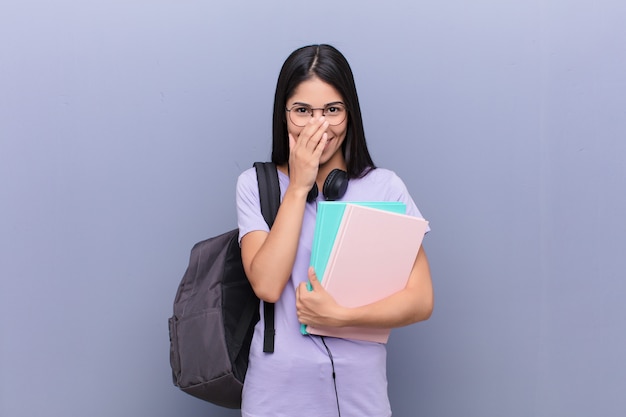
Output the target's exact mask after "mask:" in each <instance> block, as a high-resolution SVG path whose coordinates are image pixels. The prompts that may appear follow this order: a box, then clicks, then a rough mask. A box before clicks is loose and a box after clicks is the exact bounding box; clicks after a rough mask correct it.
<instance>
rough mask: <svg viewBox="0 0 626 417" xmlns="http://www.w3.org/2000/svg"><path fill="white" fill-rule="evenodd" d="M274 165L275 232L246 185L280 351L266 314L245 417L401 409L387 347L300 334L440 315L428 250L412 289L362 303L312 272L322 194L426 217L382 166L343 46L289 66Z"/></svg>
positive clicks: (257, 267) (243, 234)
mask: <svg viewBox="0 0 626 417" xmlns="http://www.w3.org/2000/svg"><path fill="white" fill-rule="evenodd" d="M272 161H273V162H274V163H276V165H277V166H278V176H279V181H280V186H281V194H282V197H281V198H282V200H281V201H282V202H281V205H280V209H279V211H278V215H277V217H276V220H275V222H274V225H273V227H272V229H271V231H270V230H269V228H268V227H267V225H266V223H265V221H264V219H263V216H262V214H261V209H260V205H259V195H258V194H259V193H258V189H257V184H256V173H255V171H254V169H249V170H247V171H245V172H243V173H242V174H241V176H240V177H239V180H238V183H237V211H238V222H239V233H240V245H241V252H242V259H243V264H244V268H245V270H246V274H247V275H248V278H249V280H250V283H251V284H252V287H253V288H254V291H255V293H256V294H257V296H258V297H259V298H260V299H261V300H263V301H264V302H270V303H276V305H275V327H276V335H275V351H274V353H264V352H263V347H262V343H263V326H264V324H263V314H261V321H260V322H259V323H258V324H257V326H256V328H255V333H254V337H253V340H252V346H251V350H250V360H249V366H248V372H247V374H246V379H245V384H244V389H243V404H242V416H243V417H268V416H272V417H277V416H285V417H295V416H299V417H307V416H311V417H327V416H341V415H343V416H344V417H349V416H376V417H385V416H390V415H391V408H390V405H389V399H388V396H387V376H386V348H385V345H384V344H380V343H373V342H362V341H356V340H350V339H342V338H330V337H319V336H313V335H307V336H303V335H302V334H301V333H300V324H301V323H303V324H307V325H313V326H337V327H343V326H364V327H388V328H392V327H400V326H405V325H408V324H411V323H415V322H418V321H422V320H426V319H428V318H429V317H430V315H431V312H432V310H433V289H432V283H431V277H430V270H429V267H428V261H427V259H426V254H425V253H424V250H423V249H420V251H419V253H418V255H417V257H416V260H415V263H414V266H413V270H412V272H411V275H410V277H409V281H408V284H407V285H406V288H405V289H404V290H402V291H400V292H397V293H395V294H393V295H391V296H389V297H387V298H385V299H383V300H381V301H378V302H376V303H373V304H370V305H367V306H364V307H360V308H352V309H350V308H345V307H342V306H340V305H338V304H337V303H336V302H335V301H334V300H333V298H332V297H331V296H330V295H329V294H328V293H327V292H326V291H325V290H324V288H323V287H322V286H321V284H320V283H319V282H318V280H317V277H316V275H315V271H313V270H312V268H309V262H310V256H311V244H312V241H313V230H314V227H315V216H316V207H317V201H321V200H323V199H338V200H342V201H367V200H370V201H402V202H404V203H406V206H407V214H409V215H413V216H419V217H421V215H420V213H419V210H418V209H417V207H416V205H415V203H414V202H413V200H412V199H411V196H410V195H409V193H408V191H407V189H406V187H405V185H404V183H403V182H402V180H401V179H400V178H399V177H398V176H396V174H394V173H393V172H392V171H389V170H386V169H383V168H376V167H375V166H374V163H373V162H372V159H371V157H370V155H369V152H368V150H367V145H366V143H365V135H364V131H363V123H362V120H361V111H360V107H359V101H358V98H357V93H356V87H355V84H354V79H353V76H352V71H351V69H350V66H349V64H348V62H347V61H346V59H345V58H344V56H343V55H342V54H341V53H340V52H339V51H337V50H336V49H335V48H333V47H332V46H329V45H311V46H306V47H303V48H300V49H297V50H296V51H294V52H293V53H292V54H291V55H290V56H289V57H288V58H287V60H286V61H285V63H284V64H283V67H282V69H281V71H280V75H279V77H278V84H277V87H276V95H275V101H274V118H273V151H272ZM334 170H335V171H334ZM325 182H326V186H325ZM346 184H347V189H346V188H345V185H346ZM316 191H317V194H316ZM307 282H310V283H311V285H312V286H313V291H308V290H307V288H306V283H307Z"/></svg>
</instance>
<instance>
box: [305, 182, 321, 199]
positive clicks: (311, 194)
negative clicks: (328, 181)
mask: <svg viewBox="0 0 626 417" xmlns="http://www.w3.org/2000/svg"><path fill="white" fill-rule="evenodd" d="M318 194H319V191H318V189H317V184H316V183H313V187H311V190H309V193H308V194H307V196H306V201H307V203H312V202H314V201H315V200H317V195H318Z"/></svg>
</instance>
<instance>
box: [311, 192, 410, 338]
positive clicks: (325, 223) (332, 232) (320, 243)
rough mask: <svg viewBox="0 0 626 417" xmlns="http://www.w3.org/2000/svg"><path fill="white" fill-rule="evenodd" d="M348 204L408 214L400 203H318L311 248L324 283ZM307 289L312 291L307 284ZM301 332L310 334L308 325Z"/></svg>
mask: <svg viewBox="0 0 626 417" xmlns="http://www.w3.org/2000/svg"><path fill="white" fill-rule="evenodd" d="M346 204H357V205H360V206H366V207H371V208H375V209H379V210H386V211H391V212H394V213H399V214H406V204H405V203H402V202H400V201H321V202H319V203H317V219H316V221H315V231H314V232H313V246H312V247H311V266H312V267H313V268H314V269H315V273H316V275H317V279H318V280H320V281H322V279H323V278H324V272H325V271H326V264H327V263H328V259H329V258H330V254H331V252H332V250H333V245H334V244H335V238H336V236H337V231H338V230H339V226H340V225H341V219H342V218H343V212H344V210H345V208H346ZM307 288H308V289H309V291H311V290H312V288H311V284H309V283H308V282H307ZM300 332H301V333H302V334H308V333H307V331H306V325H302V326H301V329H300Z"/></svg>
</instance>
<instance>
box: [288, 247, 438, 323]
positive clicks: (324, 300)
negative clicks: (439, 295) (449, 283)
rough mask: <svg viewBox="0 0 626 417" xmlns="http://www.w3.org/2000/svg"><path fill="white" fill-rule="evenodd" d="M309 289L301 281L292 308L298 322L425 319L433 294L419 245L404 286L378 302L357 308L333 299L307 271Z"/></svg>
mask: <svg viewBox="0 0 626 417" xmlns="http://www.w3.org/2000/svg"><path fill="white" fill-rule="evenodd" d="M309 280H310V281H311V284H312V285H313V291H308V290H307V289H306V284H305V283H302V284H301V285H300V286H299V287H298V290H297V295H296V296H297V301H296V307H297V310H298V319H299V320H300V322H301V323H305V324H310V325H313V326H333V327H344V326H361V327H380V328H393V327H401V326H406V325H409V324H412V323H416V322H419V321H423V320H427V319H428V318H429V317H430V316H431V314H432V311H433V307H434V294H433V286H432V280H431V276H430V268H429V266H428V259H427V257H426V252H425V251H424V249H423V248H420V250H419V252H418V254H417V257H416V258H415V263H414V264H413V269H412V270H411V275H410V276H409V280H408V282H407V285H406V287H405V288H404V289H403V290H401V291H398V292H397V293H395V294H392V295H390V296H389V297H387V298H384V299H382V300H380V301H377V302H375V303H372V304H368V305H365V306H362V307H357V308H347V307H342V306H340V305H339V304H337V303H336V302H335V300H334V299H333V298H332V296H331V295H330V294H328V292H326V290H324V287H322V285H321V284H320V283H319V282H318V280H317V277H316V276H315V272H314V271H313V270H312V269H311V270H309Z"/></svg>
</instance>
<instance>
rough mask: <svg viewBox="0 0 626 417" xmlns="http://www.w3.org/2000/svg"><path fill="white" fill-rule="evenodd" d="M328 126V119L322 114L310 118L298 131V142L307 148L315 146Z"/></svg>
mask: <svg viewBox="0 0 626 417" xmlns="http://www.w3.org/2000/svg"><path fill="white" fill-rule="evenodd" d="M328 126H329V124H328V121H326V118H325V117H324V116H322V117H320V118H319V119H314V118H311V120H310V121H309V123H308V124H307V125H306V126H305V127H304V128H303V129H302V130H301V131H300V134H299V135H298V142H299V143H300V144H301V145H302V146H304V147H306V148H308V149H315V148H317V146H318V145H319V143H320V141H321V140H322V138H323V137H324V134H325V133H326V130H327V129H328ZM327 136H328V135H327Z"/></svg>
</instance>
